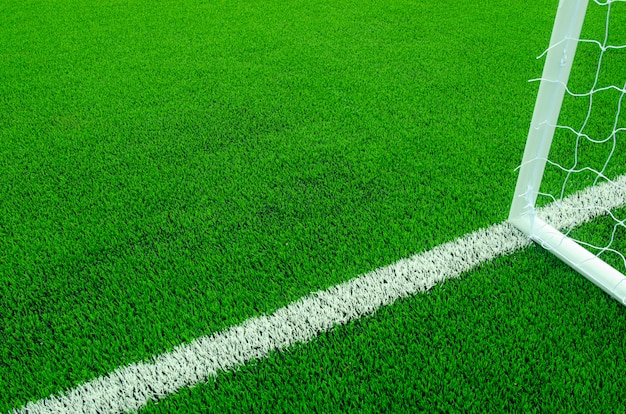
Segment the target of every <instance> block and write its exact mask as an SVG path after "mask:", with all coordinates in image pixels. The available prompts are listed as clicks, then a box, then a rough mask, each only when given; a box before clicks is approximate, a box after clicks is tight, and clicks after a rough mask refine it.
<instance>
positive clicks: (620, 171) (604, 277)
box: [509, 0, 626, 305]
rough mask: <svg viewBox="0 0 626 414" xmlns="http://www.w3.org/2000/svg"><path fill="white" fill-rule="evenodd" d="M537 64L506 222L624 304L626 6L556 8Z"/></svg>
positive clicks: (584, 0) (620, 2) (576, 2)
mask: <svg viewBox="0 0 626 414" xmlns="http://www.w3.org/2000/svg"><path fill="white" fill-rule="evenodd" d="M574 56H576V59H574ZM540 57H545V59H546V61H545V66H544V70H543V74H542V76H541V78H539V79H535V81H538V82H540V85H539V92H538V94H537V101H536V104H535V110H534V113H533V118H532V121H531V125H530V130H529V134H528V139H527V142H526V149H525V151H524V157H523V160H522V163H521V165H520V167H519V176H518V181H517V186H516V189H515V195H514V198H513V203H512V205H511V210H510V214H509V221H510V222H511V223H512V224H514V225H515V226H516V227H518V228H519V229H520V230H522V231H523V232H524V233H526V234H527V235H528V236H529V237H531V238H532V239H533V240H535V241H536V242H537V243H538V244H540V245H541V246H543V247H544V248H546V249H547V250H549V251H551V252H552V253H554V254H555V255H556V256H558V257H559V258H560V259H561V260H563V261H564V262H565V263H567V264H569V265H570V266H571V267H572V268H574V269H575V270H577V271H578V272H580V273H581V274H582V275H584V276H585V277H587V278H588V279H589V280H591V281H592V282H593V283H595V284H596V285H597V286H599V287H600V288H601V289H603V290H604V291H605V292H607V293H608V294H610V295H611V296H612V297H614V298H615V299H617V300H619V301H620V302H622V303H623V304H625V305H626V277H625V276H624V274H625V273H626V257H625V252H626V249H625V248H626V224H625V223H626V209H625V208H624V205H625V204H626V175H625V174H626V98H625V95H626V0H604V1H600V0H593V1H588V0H561V1H560V3H559V7H558V10H557V15H556V19H555V23H554V28H553V31H552V36H551V39H550V45H549V47H548V48H547V49H546V50H545V52H544V53H543V54H542V55H541V56H540ZM581 223H588V224H585V225H582V226H580V224H581Z"/></svg>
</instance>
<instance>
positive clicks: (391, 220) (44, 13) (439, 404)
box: [0, 0, 626, 413]
mask: <svg viewBox="0 0 626 414" xmlns="http://www.w3.org/2000/svg"><path fill="white" fill-rule="evenodd" d="M512 3H515V4H512ZM625 6H626V4H624V3H621V4H620V3H618V4H615V5H614V12H615V16H616V19H618V21H624V19H625V18H626V7H625ZM556 7H557V1H554V0H551V1H545V0H529V1H525V2H509V1H504V0H494V1H489V2H486V1H476V2H466V1H459V0H451V1H447V2H437V3H435V2H418V1H409V0H393V1H389V0H385V1H384V0H365V1H358V2H357V1H353V0H341V1H329V0H308V1H300V0H295V1H291V2H279V1H261V0H244V1H235V2H227V1H222V0H217V1H199V0H180V1H160V2H158V1H153V0H137V1H133V2H123V1H118V0H99V1H91V0H80V1H79V0H64V1H56V0H32V1H27V2H24V1H16V0H0V412H7V411H10V410H12V409H14V408H16V409H17V408H20V407H22V406H23V405H24V404H26V403H27V402H29V401H35V400H39V399H42V398H45V397H48V396H49V395H51V394H56V393H59V392H61V391H63V390H67V389H71V388H73V387H75V386H77V385H78V384H81V383H84V382H85V381H89V380H91V379H93V378H96V377H99V376H102V375H105V374H107V373H108V372H111V371H113V370H115V369H116V368H118V367H120V366H124V365H127V364H130V363H134V362H139V361H145V360H148V359H149V358H151V357H152V356H153V355H156V354H161V353H163V352H167V351H170V350H172V349H173V348H174V347H176V346H177V345H179V344H181V343H188V342H189V341H192V340H193V339H195V338H198V337H201V336H204V335H209V334H211V333H214V332H218V331H221V330H224V329H226V328H228V327H230V326H233V325H237V324H240V323H242V322H243V321H245V320H247V319H249V318H251V317H254V316H258V315H261V314H267V313H271V312H272V311H274V310H276V309H278V308H281V307H283V306H285V305H287V304H289V303H291V302H293V301H295V300H297V299H299V298H301V297H303V296H306V295H308V294H309V293H310V292H314V291H318V290H321V289H325V288H328V287H330V286H333V285H336V284H339V283H342V282H344V281H347V280H350V279H352V278H355V277H357V276H359V275H361V274H363V273H366V272H369V271H371V270H373V269H376V268H379V267H381V266H386V265H388V264H390V263H393V262H395V261H397V260H399V259H401V258H403V257H407V256H410V255H412V254H415V253H419V252H423V251H427V250H429V249H432V248H433V247H435V246H438V245H440V244H442V243H445V242H448V241H450V240H453V239H456V238H458V237H460V236H462V235H464V234H466V233H470V232H472V231H475V230H477V229H480V228H485V227H488V226H490V225H492V224H494V223H500V222H502V221H503V220H505V219H506V217H507V215H508V209H509V206H510V202H511V197H512V194H513V189H514V186H515V180H516V177H517V173H516V172H515V168H516V167H517V166H518V165H519V163H520V161H521V157H522V154H523V148H524V143H525V139H526V135H527V132H528V125H529V122H530V118H531V115H532V109H533V105H534V100H535V97H536V92H537V87H538V84H537V83H528V82H527V81H528V80H529V79H531V78H536V77H539V76H540V74H541V70H542V66H543V60H536V59H535V57H536V56H538V55H539V54H541V53H542V52H543V51H544V49H545V47H546V46H547V44H548V41H549V38H550V32H551V28H552V24H553V19H554V15H555V12H556ZM602 13H603V11H602V9H600V11H599V12H597V13H596V12H593V11H590V14H589V21H588V23H587V24H586V26H585V28H584V32H585V33H586V34H588V35H591V34H594V35H596V34H597V33H601V32H602V30H603V18H604V17H603V16H604V15H603V14H602ZM611 29H612V36H614V37H612V38H611V40H612V41H614V42H621V44H626V29H625V28H624V27H623V26H622V27H619V26H618V25H615V26H614V27H611ZM616 55H617V58H616V60H614V61H613V62H615V61H617V62H618V63H614V64H613V66H610V67H609V68H608V69H607V70H606V76H608V78H607V79H614V78H615V79H617V78H618V75H620V74H622V75H623V70H624V69H623V68H624V66H623V65H622V64H621V63H620V62H626V61H625V60H624V57H626V54H624V53H621V54H617V53H616ZM580 56H581V57H580V62H581V69H580V70H579V71H576V70H574V71H573V74H572V76H573V81H572V82H573V84H575V85H578V84H583V83H584V82H585V78H586V76H587V75H586V74H585V73H588V71H585V70H583V69H582V68H585V67H587V66H589V65H591V63H590V62H593V61H594V59H597V56H594V53H593V51H592V50H591V49H589V51H587V49H584V50H583V49H581V54H580ZM620 59H621V60H620ZM590 67H592V66H590ZM592 68H593V67H592ZM592 70H593V69H592ZM592 75H593V74H592ZM621 79H622V82H623V76H622V78H621ZM580 107H581V103H580V101H576V100H571V101H566V103H565V104H564V110H572V111H570V112H571V113H572V114H573V115H567V114H566V115H565V116H569V117H570V118H566V119H567V120H568V122H572V123H575V122H577V120H578V118H576V117H577V116H578V115H576V113H577V112H576V111H574V109H580ZM582 107H583V110H584V104H582ZM613 113H614V112H613ZM612 116H614V115H612ZM607 117H608V115H607ZM603 119H604V118H603V117H600V118H598V119H595V118H594V120H593V128H596V129H597V130H601V129H602V127H603V125H605V122H606V120H604V121H603ZM608 122H609V123H612V122H613V119H612V118H611V119H609V121H608ZM620 122H622V123H621V124H620V125H622V126H624V125H626V122H625V121H624V116H622V118H621V120H620ZM620 137H622V138H621V141H623V136H620ZM622 143H623V142H622ZM555 148H556V149H555V153H556V154H557V155H558V154H561V155H562V157H564V158H565V159H567V157H571V151H570V149H568V146H567V144H563V146H558V145H557V147H555ZM622 148H626V147H624V146H622ZM587 153H588V154H589V156H588V157H589V159H590V160H592V161H590V162H601V161H600V160H602V159H603V157H604V155H605V154H606V148H605V147H602V146H601V147H600V148H599V149H589V150H588V152H587ZM587 153H586V154H587ZM613 159H614V161H615V162H614V163H613V164H612V166H611V167H610V168H609V170H607V174H609V175H611V176H613V175H617V174H623V173H625V172H626V162H625V161H624V160H625V159H626V149H619V150H618V151H617V152H615V154H614V155H613ZM558 175H559V173H558V172H553V173H550V172H548V176H547V182H548V183H549V184H551V183H553V182H557V181H558V178H559V177H558ZM583 184H585V179H582V180H581V183H580V185H583ZM612 225H613V224H612V223H608V222H607V221H606V220H597V221H596V222H594V223H590V224H589V225H586V226H585V227H583V228H581V229H578V230H577V232H578V233H577V234H582V235H585V234H586V235H587V237H590V238H591V240H594V239H595V238H599V237H600V236H599V235H600V233H601V232H600V230H601V229H605V230H606V229H608V230H609V231H610V229H611V228H612ZM616 244H617V245H621V246H622V247H626V246H624V244H626V235H625V236H623V237H618V240H617V241H616ZM624 250H626V249H624ZM617 262H618V261H617ZM617 262H616V263H617ZM618 264H619V263H618ZM625 371H626V313H625V312H624V307H623V306H621V305H620V304H618V303H617V302H615V301H613V300H611V299H610V298H609V297H608V296H607V295H605V294H604V293H602V292H601V291H600V290H598V289H596V288H595V287H594V286H593V285H592V284H591V283H589V282H588V281H586V280H585V279H583V278H582V277H581V276H579V275H578V274H577V273H575V272H574V271H572V270H571V269H569V268H568V267H567V266H565V265H563V264H562V263H560V262H559V261H558V260H557V259H556V258H554V257H553V256H551V255H550V254H548V253H546V252H545V251H543V250H542V249H540V248H538V247H536V246H532V247H529V248H527V249H524V250H521V251H518V252H516V253H514V254H512V255H509V256H505V257H501V258H498V259H496V260H494V261H491V262H487V263H483V264H482V265H480V266H479V267H478V268H477V269H475V270H473V271H471V272H468V273H465V274H464V275H463V276H462V278H460V279H454V280H450V281H447V282H445V283H444V284H441V285H438V286H436V287H435V288H433V289H432V290H430V291H429V292H428V293H424V294H418V295H416V296H413V297H410V298H405V299H402V300H399V301H397V302H396V303H394V304H393V305H391V306H387V307H384V308H382V309H381V310H379V311H378V312H377V313H375V314H374V315H371V316H368V317H364V318H361V319H357V320H354V321H352V322H350V323H348V324H346V325H343V326H339V327H336V328H334V329H332V330H330V331H329V332H327V333H324V334H322V335H320V336H319V337H317V338H315V339H313V340H312V341H310V342H307V343H302V344H297V345H296V346H293V347H291V348H289V349H287V350H284V351H281V352H278V351H277V352H272V353H271V354H270V355H269V356H268V357H267V358H264V359H260V360H257V361H254V362H252V363H250V364H247V365H245V366H243V367H241V368H240V369H238V370H235V371H229V372H224V373H221V374H220V375H218V376H217V377H216V378H215V380H212V379H211V380H209V381H208V382H207V383H203V384H199V385H197V386H195V387H193V388H184V389H182V390H181V391H180V392H179V393H177V394H173V395H171V396H168V397H167V398H164V399H162V400H160V401H159V402H158V403H150V404H149V405H148V406H146V407H145V408H144V409H142V410H141V412H145V413H152V412H164V413H166V412H205V411H209V412H219V411H255V412H298V411H304V410H310V411H318V412H336V411H362V412H381V411H389V410H393V411H404V410H408V409H411V410H423V411H446V412H454V411H492V412H493V411H520V412H533V411H541V412H544V411H547V412H626V403H625V402H624V399H623V394H624V392H623V390H624V389H626V377H625V376H624V372H625Z"/></svg>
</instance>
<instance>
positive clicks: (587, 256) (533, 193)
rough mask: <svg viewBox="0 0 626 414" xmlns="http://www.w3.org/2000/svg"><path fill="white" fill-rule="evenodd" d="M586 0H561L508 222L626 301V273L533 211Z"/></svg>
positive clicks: (603, 288)
mask: <svg viewBox="0 0 626 414" xmlns="http://www.w3.org/2000/svg"><path fill="white" fill-rule="evenodd" d="M587 4H588V0H560V2H559V8H558V11H557V15H556V19H555V21H554V28H553V30H552V36H551V39H550V47H549V49H548V55H547V57H546V63H545V66H544V69H543V75H542V77H541V79H542V80H541V84H540V85H539V92H538V94H537V101H536V103H535V110H534V112H533V118H532V122H531V126H530V130H529V132H528V139H527V141H526V149H525V150H524V158H523V160H522V165H521V167H520V172H519V176H518V179H517V185H516V188H515V196H514V198H513V202H512V205H511V210H510V212H509V222H510V223H512V224H513V225H515V226H516V227H517V228H519V229H520V230H521V231H523V232H524V233H525V234H527V235H528V236H529V237H530V238H531V239H533V240H534V241H536V242H537V243H539V244H540V245H541V246H543V247H544V248H545V249H547V250H549V251H551V252H552V253H553V254H554V255H556V256H557V257H558V258H559V259H561V260H562V261H564V262H565V263H567V264H568V265H569V266H571V267H572V268H573V269H575V270H576V271H578V272H579V273H581V274H582V275H583V276H585V277H586V278H587V279H589V280H590V281H592V282H593V283H594V284H596V285H597V286H598V287H600V288H601V289H602V290H604V291H605V292H606V293H608V294H609V295H611V296H612V297H613V298H615V299H617V300H618V301H620V302H621V303H622V304H624V305H626V276H624V275H623V274H622V273H620V272H619V271H617V270H616V269H614V268H613V267H611V266H610V265H608V264H607V263H605V262H604V261H603V260H601V259H600V258H598V257H597V256H595V255H593V254H592V253H590V252H589V251H588V250H587V249H585V248H583V247H582V246H580V245H579V244H577V243H576V242H575V241H573V240H572V239H571V238H569V237H567V236H565V235H564V234H563V233H561V232H560V231H559V230H557V229H555V228H554V227H552V226H550V225H549V224H547V223H545V222H544V221H543V220H541V219H539V218H538V217H536V215H535V203H536V201H537V194H538V192H539V187H540V185H541V180H542V178H543V173H544V170H545V166H546V161H547V158H548V153H549V152H550V146H551V144H552V138H553V137H554V130H555V127H556V124H557V121H558V118H559V113H560V111H561V105H562V103H563V96H564V94H565V87H566V85H567V81H568V79H569V74H570V70H571V68H572V62H573V61H574V56H575V54H576V46H577V45H578V39H579V37H580V31H581V28H582V24H583V21H584V19H585V14H586V11H587Z"/></svg>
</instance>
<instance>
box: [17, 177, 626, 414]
mask: <svg viewBox="0 0 626 414" xmlns="http://www.w3.org/2000/svg"><path fill="white" fill-rule="evenodd" d="M620 180H621V181H619V182H620V183H621V185H622V186H626V177H621V178H620ZM618 193H620V194H621V196H615V187H614V186H610V185H600V186H598V187H595V188H593V189H590V190H586V191H585V192H583V196H580V195H578V196H575V197H570V198H568V199H567V200H566V201H565V202H566V203H567V204H568V207H570V208H571V209H573V211H575V212H576V215H575V218H572V216H571V215H569V216H567V217H562V215H561V214H560V213H559V210H558V208H556V207H555V206H554V205H551V206H549V207H548V208H546V209H544V210H543V215H544V216H546V215H547V216H550V217H552V218H553V221H552V223H553V225H554V226H555V227H559V228H562V227H563V224H572V223H582V222H584V221H586V220H589V218H590V217H592V216H595V215H598V213H601V211H598V209H591V210H589V209H587V208H586V206H587V205H588V204H586V203H589V202H590V199H591V200H600V199H602V200H611V203H612V206H611V208H616V207H619V206H622V205H624V204H626V194H625V193H624V192H623V191H618ZM554 220H557V221H556V222H555V221H554ZM530 243H531V242H530V240H529V239H528V238H527V237H526V236H524V235H523V234H522V233H521V232H520V231H518V230H516V229H515V228H514V227H513V226H512V225H510V224H509V223H501V224H497V225H493V226H491V227H489V228H488V229H482V230H478V231H475V232H474V233H471V234H468V235H465V236H463V237H461V238H459V239H457V240H454V241H452V242H449V243H445V244H442V245H440V246H437V247H435V248H434V249H432V250H430V251H427V252H424V253H420V254H417V255H415V256H412V257H410V258H407V259H401V260H399V261H398V262H396V263H394V264H392V265H390V266H386V267H383V268H380V269H376V270H374V271H372V272H369V273H366V274H364V275H362V276H360V277H358V278H355V279H352V280H349V281H347V282H345V283H342V284H340V285H337V286H333V287H331V288H329V289H326V290H323V291H319V292H315V293H312V294H310V295H308V296H306V297H303V298H301V299H299V300H297V301H296V302H294V303H291V304H290V305H288V306H285V307H283V308H280V309H278V310H277V311H276V312H274V313H272V314H270V315H264V316H259V317H255V318H251V319H248V320H247V321H245V322H244V323H242V324H241V325H238V326H233V327H231V328H229V329H227V330H225V331H223V332H218V333H215V334H213V335H210V336H206V337H202V338H199V339H196V340H194V341H193V342H191V343H189V344H186V345H181V346H179V347H177V348H175V349H174V350H173V351H171V352H168V353H164V354H161V355H157V356H155V357H153V358H152V360H151V361H149V362H141V363H135V364H131V365H127V366H124V367H121V368H119V369H116V370H115V371H113V372H111V373H109V374H107V375H106V376H103V377H99V378H96V379H94V380H92V381H89V382H87V383H85V384H82V385H79V386H78V387H76V388H74V389H72V390H69V391H67V392H65V393H62V394H60V395H55V396H51V397H48V398H46V399H42V400H39V401H36V402H30V403H28V404H27V405H26V406H25V407H23V408H22V409H20V410H15V411H14V412H16V413H122V412H127V411H132V410H136V409H139V408H141V407H143V406H144V405H146V403H147V402H148V401H149V400H158V399H159V398H162V397H165V396H167V395H168V394H172V393H175V392H177V391H178V390H179V389H181V388H182V387H185V386H190V385H193V384H197V383H200V382H204V381H206V380H207V379H209V378H210V377H213V376H216V375H217V374H218V373H219V372H220V371H227V370H231V369H233V368H235V367H237V366H240V365H243V364H245V363H246V362H248V361H250V360H253V359H256V358H261V357H264V356H266V355H267V354H268V352H270V351H271V350H275V349H283V348H286V347H288V346H290V345H293V344H294V343H296V342H305V341H308V340H310V339H311V338H313V337H315V336H317V335H319V334H320V333H322V332H324V331H327V330H329V329H331V328H332V327H333V326H335V325H340V324H345V323H347V322H348V321H350V320H353V319H356V318H359V317H361V316H363V315H366V314H371V313H373V312H375V311H376V310H377V309H378V308H380V307H381V306H385V305H388V304H391V303H393V302H394V301H396V300H397V299H399V298H403V297H407V296H410V295H413V294H415V293H417V292H423V291H426V290H428V289H430V288H431V287H433V286H434V285H435V284H437V283H439V282H441V281H443V280H445V279H449V278H453V277H458V276H460V275H461V274H462V273H463V272H466V271H468V270H470V269H472V268H473V267H475V266H476V265H478V264H479V263H482V262H486V261H489V260H492V259H494V258H496V257H498V256H501V255H504V254H507V253H511V252H513V251H515V250H517V249H520V248H522V247H525V246H528V245H529V244H530Z"/></svg>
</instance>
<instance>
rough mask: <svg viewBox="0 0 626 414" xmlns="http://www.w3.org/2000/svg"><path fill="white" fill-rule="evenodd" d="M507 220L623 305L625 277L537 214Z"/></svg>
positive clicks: (624, 303)
mask: <svg viewBox="0 0 626 414" xmlns="http://www.w3.org/2000/svg"><path fill="white" fill-rule="evenodd" d="M509 222H510V223H511V224H513V225H514V226H515V227H517V228H518V229H519V230H521V231H522V232H523V233H525V234H527V235H528V236H529V237H530V238H531V239H532V240H533V241H535V242H536V243H538V244H539V245H540V246H541V247H543V248H544V249H546V250H548V251H550V252H551V253H552V254H554V255H555V256H557V257H558V258H559V259H561V260H562V261H563V262H565V263H566V264H568V265H569V266H570V267H571V268H573V269H574V270H576V271H577V272H578V273H580V274H581V275H583V276H584V277H586V278H587V279H589V280H590V281H591V282H593V283H594V284H595V285H596V286H598V287H599V288H600V289H602V290H603V291H605V292H606V293H608V294H609V295H611V297H613V298H614V299H616V300H617V301H619V302H620V303H621V304H622V305H625V306H626V276H624V275H623V274H622V273H621V272H619V271H618V270H616V269H615V268H613V267H612V266H610V265H609V264H607V263H606V262H605V261H604V260H602V259H600V258H599V257H597V256H595V255H594V254H592V253H591V252H589V251H588V250H587V249H585V248H584V247H582V246H581V245H579V244H578V243H576V242H575V241H574V240H572V239H570V238H569V237H567V236H566V235H564V234H563V233H561V232H560V231H559V230H557V229H556V228H554V227H552V226H551V225H549V224H548V223H546V222H545V221H543V220H541V219H540V218H538V217H536V216H535V217H533V218H532V223H531V219H530V217H528V216H527V217H525V218H524V217H519V218H514V219H509Z"/></svg>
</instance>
